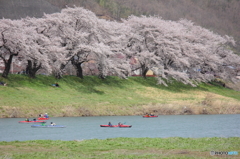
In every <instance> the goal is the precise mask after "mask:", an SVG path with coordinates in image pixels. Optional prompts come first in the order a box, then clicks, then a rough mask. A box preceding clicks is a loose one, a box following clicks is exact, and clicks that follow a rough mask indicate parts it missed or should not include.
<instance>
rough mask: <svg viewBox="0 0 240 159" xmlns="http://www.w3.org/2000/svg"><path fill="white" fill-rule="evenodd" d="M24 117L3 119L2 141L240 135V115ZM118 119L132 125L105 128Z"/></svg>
mask: <svg viewBox="0 0 240 159" xmlns="http://www.w3.org/2000/svg"><path fill="white" fill-rule="evenodd" d="M22 120H24V118H6V119H0V141H14V140H19V141H24V140H42V139H50V140H83V139H94V138H97V139H106V138H115V137H150V138H154V137H161V138H165V137H192V138H199V137H240V114H235V115H162V116H158V117H157V118H143V117H142V116H100V117H59V118H58V117H56V118H50V120H48V121H47V124H49V123H50V122H51V121H52V122H55V123H56V124H57V125H65V126H66V128H32V127H31V125H32V124H29V123H28V124H24V123H18V121H22ZM109 121H111V123H112V124H117V123H118V122H122V123H125V124H127V125H132V128H103V127H100V125H101V124H108V122H109Z"/></svg>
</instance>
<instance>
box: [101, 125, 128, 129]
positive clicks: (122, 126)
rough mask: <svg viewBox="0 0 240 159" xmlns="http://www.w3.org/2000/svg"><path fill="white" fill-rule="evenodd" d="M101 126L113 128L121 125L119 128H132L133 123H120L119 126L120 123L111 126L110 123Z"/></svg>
mask: <svg viewBox="0 0 240 159" xmlns="http://www.w3.org/2000/svg"><path fill="white" fill-rule="evenodd" d="M100 127H109V128H113V127H115V128H116V127H119V128H131V127H132V125H120V126H118V125H112V126H109V125H100Z"/></svg>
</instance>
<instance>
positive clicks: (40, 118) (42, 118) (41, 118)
mask: <svg viewBox="0 0 240 159" xmlns="http://www.w3.org/2000/svg"><path fill="white" fill-rule="evenodd" d="M48 119H49V118H44V117H39V118H38V120H48Z"/></svg>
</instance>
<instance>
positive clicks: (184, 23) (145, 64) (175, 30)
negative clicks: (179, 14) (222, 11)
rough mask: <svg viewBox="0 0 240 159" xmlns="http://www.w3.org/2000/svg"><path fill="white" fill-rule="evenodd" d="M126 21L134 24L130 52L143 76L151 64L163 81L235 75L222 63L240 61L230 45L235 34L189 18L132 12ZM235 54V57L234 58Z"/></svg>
mask: <svg viewBox="0 0 240 159" xmlns="http://www.w3.org/2000/svg"><path fill="white" fill-rule="evenodd" d="M124 23H125V24H126V25H129V26H131V28H132V33H133V34H130V35H129V43H128V45H127V47H126V48H127V51H126V53H127V54H128V56H130V57H135V58H136V59H137V60H138V61H139V65H140V68H141V69H142V73H143V76H144V73H145V72H146V71H147V70H148V69H150V68H151V69H152V71H154V73H155V74H156V75H158V81H159V83H160V84H164V85H167V83H166V81H171V79H175V80H178V81H181V82H183V83H185V84H191V85H192V86H195V85H196V84H197V83H198V82H207V81H210V80H212V79H214V78H215V77H214V75H216V74H218V75H219V76H221V78H223V79H224V78H225V79H226V77H234V76H232V75H229V76H228V75H227V74H228V73H229V71H226V69H228V67H226V68H225V67H222V66H223V65H225V64H224V62H227V63H228V65H230V66H232V65H234V66H236V65H237V64H239V62H240V60H239V59H240V58H239V56H237V55H235V56H234V54H233V52H232V51H231V49H230V48H229V47H228V46H229V44H230V43H231V44H234V40H233V39H232V38H231V37H228V36H225V37H222V36H220V35H218V34H215V33H213V32H211V31H209V30H207V29H204V28H202V27H200V26H195V25H194V24H193V23H192V22H190V21H188V20H179V21H175V22H174V21H166V20H163V19H161V18H160V17H156V16H155V17H145V16H142V17H136V16H131V17H129V18H128V19H127V20H124ZM223 55H225V56H226V57H224V56H223ZM233 56H234V57H235V60H234V62H231V60H230V59H231V57H233ZM227 57H228V59H227ZM232 71H233V70H232ZM220 72H224V73H221V74H220Z"/></svg>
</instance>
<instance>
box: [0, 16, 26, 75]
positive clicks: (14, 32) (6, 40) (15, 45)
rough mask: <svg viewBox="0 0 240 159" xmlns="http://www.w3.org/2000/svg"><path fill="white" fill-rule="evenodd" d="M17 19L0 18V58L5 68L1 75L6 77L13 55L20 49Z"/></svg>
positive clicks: (16, 54)
mask: <svg viewBox="0 0 240 159" xmlns="http://www.w3.org/2000/svg"><path fill="white" fill-rule="evenodd" d="M17 23H18V21H12V20H9V19H1V20H0V34H1V35H0V58H1V59H2V60H3V62H4V65H5V69H4V71H3V74H2V77H4V78H7V76H8V74H9V71H10V69H11V64H12V61H13V57H16V56H18V55H19V53H20V52H21V51H22V46H23V42H22V40H21V38H20V37H22V36H23V35H24V34H22V31H21V30H22V28H20V27H19V26H18V25H17Z"/></svg>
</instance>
